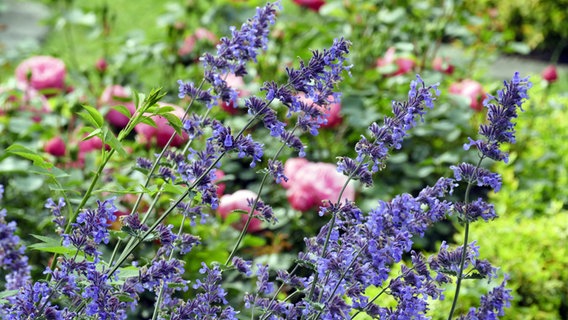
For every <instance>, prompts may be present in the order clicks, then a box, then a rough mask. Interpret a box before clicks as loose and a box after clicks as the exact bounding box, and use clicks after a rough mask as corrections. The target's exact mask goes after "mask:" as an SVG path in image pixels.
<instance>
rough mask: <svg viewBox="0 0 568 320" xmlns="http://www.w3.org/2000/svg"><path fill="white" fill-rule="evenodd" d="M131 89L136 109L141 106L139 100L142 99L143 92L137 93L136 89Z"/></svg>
mask: <svg viewBox="0 0 568 320" xmlns="http://www.w3.org/2000/svg"><path fill="white" fill-rule="evenodd" d="M132 91H133V92H132V96H133V97H134V106H135V107H136V110H138V109H139V108H140V107H142V105H141V103H140V101H144V94H142V93H139V92H138V91H136V90H132Z"/></svg>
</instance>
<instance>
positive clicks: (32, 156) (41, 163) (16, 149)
mask: <svg viewBox="0 0 568 320" xmlns="http://www.w3.org/2000/svg"><path fill="white" fill-rule="evenodd" d="M6 151H7V152H9V153H11V154H14V155H17V156H20V157H22V158H25V159H28V160H31V161H33V164H34V165H35V166H37V167H40V168H44V169H48V168H52V167H53V163H51V162H49V161H46V160H45V159H44V158H43V157H42V156H41V155H39V154H38V153H36V152H35V151H33V150H30V149H28V148H26V147H24V146H22V145H19V144H13V145H11V146H9V147H8V148H6Z"/></svg>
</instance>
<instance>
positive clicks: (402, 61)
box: [377, 47, 416, 77]
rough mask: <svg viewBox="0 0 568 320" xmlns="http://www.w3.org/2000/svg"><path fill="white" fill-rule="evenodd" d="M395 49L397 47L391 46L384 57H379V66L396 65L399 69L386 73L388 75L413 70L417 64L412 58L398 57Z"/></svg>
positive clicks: (397, 74)
mask: <svg viewBox="0 0 568 320" xmlns="http://www.w3.org/2000/svg"><path fill="white" fill-rule="evenodd" d="M395 51H396V49H395V48H394V47H390V48H389V49H388V50H387V52H386V53H385V56H384V57H383V58H379V59H377V68H382V67H386V66H391V65H396V67H397V69H396V70H395V71H394V72H392V73H389V74H386V75H385V76H386V77H394V76H399V75H403V74H407V73H409V72H411V71H412V69H413V68H414V66H415V64H416V63H415V62H414V60H412V59H411V58H408V57H396V56H395Z"/></svg>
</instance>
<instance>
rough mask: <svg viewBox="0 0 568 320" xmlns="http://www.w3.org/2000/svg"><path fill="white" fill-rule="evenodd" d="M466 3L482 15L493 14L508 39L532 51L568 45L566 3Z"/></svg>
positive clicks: (555, 0) (508, 0) (510, 0)
mask: <svg viewBox="0 0 568 320" xmlns="http://www.w3.org/2000/svg"><path fill="white" fill-rule="evenodd" d="M466 4H467V6H468V7H470V8H471V9H473V10H477V11H478V12H486V13H490V12H493V15H494V19H493V21H494V22H495V23H496V24H497V27H498V28H500V29H501V30H503V31H504V34H506V36H507V37H508V38H511V39H516V40H522V41H523V42H525V43H526V44H527V45H529V46H530V48H532V49H535V48H538V49H541V50H554V49H559V50H562V49H563V48H565V47H566V46H567V45H568V28H566V19H567V18H568V11H567V10H566V7H567V6H568V1H566V0H528V1H515V0H500V1H493V0H484V1H469V2H468V1H466Z"/></svg>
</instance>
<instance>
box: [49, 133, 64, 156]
mask: <svg viewBox="0 0 568 320" xmlns="http://www.w3.org/2000/svg"><path fill="white" fill-rule="evenodd" d="M44 150H45V152H47V153H49V154H51V155H52V156H55V157H63V156H64V155H65V151H66V147H65V142H64V141H63V139H61V137H54V138H51V139H50V140H49V141H47V143H46V144H45V146H44Z"/></svg>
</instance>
